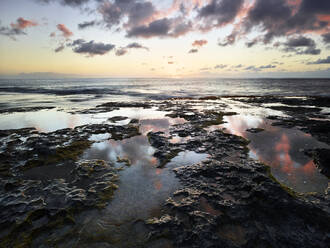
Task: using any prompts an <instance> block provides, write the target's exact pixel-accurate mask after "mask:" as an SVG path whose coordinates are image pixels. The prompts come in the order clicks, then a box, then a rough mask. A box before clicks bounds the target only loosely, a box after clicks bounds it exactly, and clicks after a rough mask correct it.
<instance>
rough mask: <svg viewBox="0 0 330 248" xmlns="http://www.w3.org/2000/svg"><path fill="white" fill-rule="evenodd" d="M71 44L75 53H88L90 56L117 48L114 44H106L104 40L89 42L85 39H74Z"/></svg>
mask: <svg viewBox="0 0 330 248" xmlns="http://www.w3.org/2000/svg"><path fill="white" fill-rule="evenodd" d="M70 46H72V47H73V51H74V52H75V53H82V54H87V55H89V56H91V57H92V56H94V55H104V54H107V53H108V52H110V51H111V50H113V49H114V48H115V45H113V44H104V43H102V42H98V43H96V42H94V41H93V40H91V41H89V42H87V41H85V40H83V39H78V40H75V41H73V42H72V43H71V44H70Z"/></svg>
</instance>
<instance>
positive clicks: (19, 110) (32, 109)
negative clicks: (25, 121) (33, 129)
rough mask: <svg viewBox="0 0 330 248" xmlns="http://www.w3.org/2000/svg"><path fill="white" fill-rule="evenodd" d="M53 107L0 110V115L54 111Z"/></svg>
mask: <svg viewBox="0 0 330 248" xmlns="http://www.w3.org/2000/svg"><path fill="white" fill-rule="evenodd" d="M54 108H55V107H24V108H23V107H22V108H9V109H0V114H4V113H15V112H34V111H39V110H46V109H48V110H49V109H54Z"/></svg>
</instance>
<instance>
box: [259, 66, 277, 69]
mask: <svg viewBox="0 0 330 248" xmlns="http://www.w3.org/2000/svg"><path fill="white" fill-rule="evenodd" d="M273 68H276V65H262V66H260V67H259V69H273Z"/></svg>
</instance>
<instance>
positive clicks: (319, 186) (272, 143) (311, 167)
mask: <svg viewBox="0 0 330 248" xmlns="http://www.w3.org/2000/svg"><path fill="white" fill-rule="evenodd" d="M224 120H225V121H226V122H227V123H225V124H223V125H219V126H213V127H211V128H209V131H212V130H215V129H219V128H225V131H226V132H229V133H231V134H235V135H240V136H242V137H244V138H246V139H249V140H250V141H251V143H250V144H249V148H250V157H252V158H254V159H258V160H260V161H262V162H264V163H265V164H268V165H270V166H271V168H272V173H273V175H274V176H275V177H276V178H277V179H278V180H279V181H280V182H282V183H284V184H285V185H287V186H289V187H291V188H293V189H295V190H296V191H298V192H311V191H312V192H320V193H324V190H325V188H326V187H327V184H328V179H327V178H326V177H325V176H324V175H322V174H320V173H319V171H318V170H317V168H316V166H315V164H314V162H313V160H312V159H311V158H309V157H308V156H306V155H305V154H304V150H308V149H315V148H318V147H319V148H322V147H323V148H327V147H328V146H327V145H326V144H324V143H321V142H318V141H317V140H316V139H314V138H313V137H311V135H309V134H306V133H303V132H301V131H299V130H297V129H287V128H281V127H277V126H271V121H270V120H267V119H264V118H261V117H258V116H251V115H236V116H226V117H225V118H224ZM250 128H262V129H265V131H263V132H260V133H250V132H247V131H246V130H247V129H250Z"/></svg>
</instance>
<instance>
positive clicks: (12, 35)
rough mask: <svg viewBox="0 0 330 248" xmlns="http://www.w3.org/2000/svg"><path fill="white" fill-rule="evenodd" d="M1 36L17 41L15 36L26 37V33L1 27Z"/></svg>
mask: <svg viewBox="0 0 330 248" xmlns="http://www.w3.org/2000/svg"><path fill="white" fill-rule="evenodd" d="M0 35H4V36H8V37H10V38H12V39H14V40H15V36H17V35H26V33H25V32H24V31H23V30H21V29H17V28H8V27H4V26H0Z"/></svg>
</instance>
